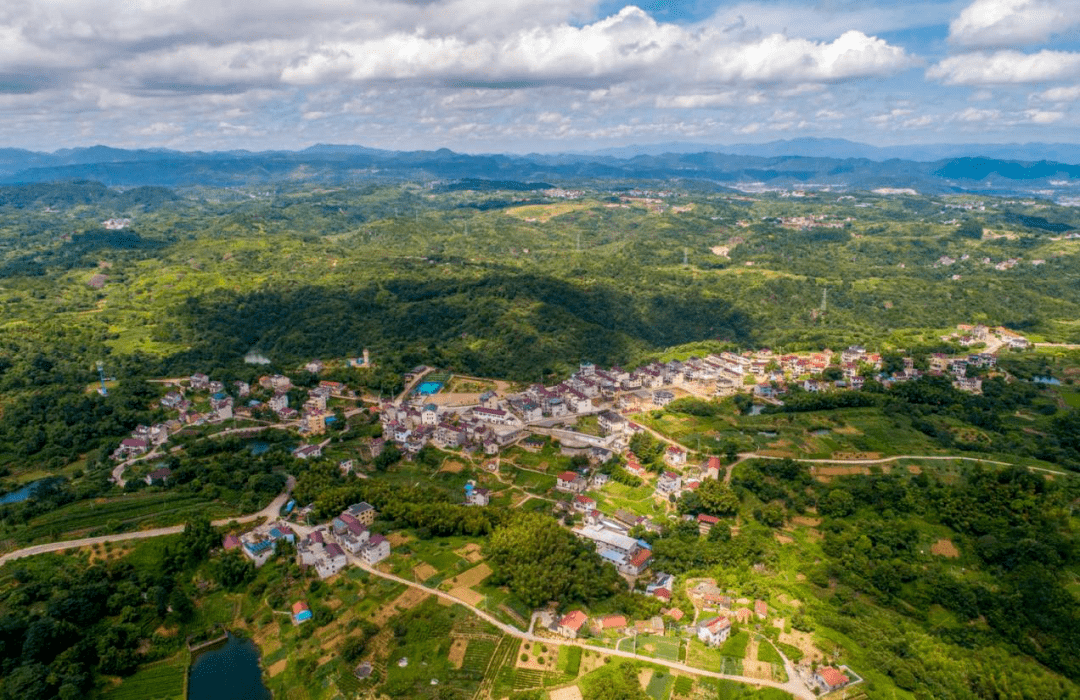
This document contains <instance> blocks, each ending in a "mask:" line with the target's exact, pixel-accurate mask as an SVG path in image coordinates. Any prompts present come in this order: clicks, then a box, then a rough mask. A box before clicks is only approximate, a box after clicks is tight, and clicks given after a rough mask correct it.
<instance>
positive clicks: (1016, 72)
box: [926, 50, 1080, 85]
mask: <svg viewBox="0 0 1080 700" xmlns="http://www.w3.org/2000/svg"><path fill="white" fill-rule="evenodd" d="M1078 72H1080V53H1075V52H1070V51H1049V50H1043V51H1040V52H1038V53H1034V54H1025V53H1020V52H1019V51H996V52H994V53H990V54H987V53H983V52H977V53H968V54H963V55H960V56H951V57H949V58H946V59H945V60H943V61H941V62H940V63H938V64H937V65H935V66H931V67H930V68H929V69H928V70H927V71H926V77H927V78H929V79H931V80H937V81H940V82H942V83H945V84H946V85H1001V84H1008V83H1039V82H1046V81H1050V80H1060V79H1062V78H1072V77H1074V76H1075V75H1076V74H1077V73H1078Z"/></svg>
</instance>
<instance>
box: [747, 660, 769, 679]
mask: <svg viewBox="0 0 1080 700" xmlns="http://www.w3.org/2000/svg"><path fill="white" fill-rule="evenodd" d="M742 667H743V675H744V676H749V677H750V678H760V679H761V680H763V681H771V680H772V679H773V673H772V664H770V663H768V662H766V661H751V660H750V659H743V662H742Z"/></svg>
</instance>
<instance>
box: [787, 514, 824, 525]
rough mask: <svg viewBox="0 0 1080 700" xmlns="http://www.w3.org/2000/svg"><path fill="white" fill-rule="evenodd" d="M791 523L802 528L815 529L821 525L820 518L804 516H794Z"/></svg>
mask: <svg viewBox="0 0 1080 700" xmlns="http://www.w3.org/2000/svg"><path fill="white" fill-rule="evenodd" d="M791 522H793V523H795V524H796V525H802V526H804V527H817V526H818V525H820V524H821V518H808V517H806V516H805V515H796V516H795V517H794V518H792V519H791Z"/></svg>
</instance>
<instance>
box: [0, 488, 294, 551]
mask: <svg viewBox="0 0 1080 700" xmlns="http://www.w3.org/2000/svg"><path fill="white" fill-rule="evenodd" d="M295 485H296V479H294V478H293V477H291V476H290V477H289V481H288V483H287V485H286V487H285V491H284V492H283V493H281V494H279V495H278V496H277V497H275V498H274V500H272V501H270V505H268V506H266V507H265V508H263V509H262V510H260V511H259V512H257V513H252V514H251V515H242V516H239V517H236V518H225V519H223V520H215V521H214V522H213V523H211V524H212V525H213V526H214V527H221V526H223V525H228V524H229V523H231V522H236V523H250V522H253V521H255V520H258V519H259V518H268V519H274V518H276V517H278V513H280V512H281V507H282V506H283V505H285V503H286V502H287V501H288V500H289V495H290V494H291V493H292V490H293V486H295ZM184 527H185V526H184V525H172V526H170V527H156V528H154V529H152V530H136V531H135V532H121V533H117V534H115V535H101V536H100V537H85V538H83V539H80V540H65V541H63V542H47V543H45V544H35V545H33V546H31V547H24V548H23V549H16V550H15V551H14V552H8V553H7V554H5V555H3V556H0V566H3V565H4V564H6V563H7V562H9V561H14V560H16V559H22V558H23V557H30V556H33V555H35V554H46V553H48V552H62V551H64V550H66V549H78V548H79V547H90V546H93V545H95V544H104V543H106V542H126V541H129V540H145V539H148V538H150V537H161V536H162V535H178V534H180V533H181V532H183V531H184Z"/></svg>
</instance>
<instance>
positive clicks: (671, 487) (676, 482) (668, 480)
mask: <svg viewBox="0 0 1080 700" xmlns="http://www.w3.org/2000/svg"><path fill="white" fill-rule="evenodd" d="M681 487H682V477H681V476H679V475H678V474H676V473H675V472H664V473H663V474H661V475H660V478H659V479H657V480H656V492H657V493H658V494H661V495H667V494H672V493H675V492H676V491H678V490H679V489H680V488H681Z"/></svg>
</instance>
